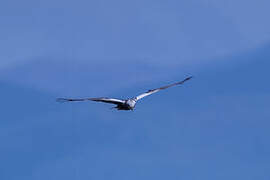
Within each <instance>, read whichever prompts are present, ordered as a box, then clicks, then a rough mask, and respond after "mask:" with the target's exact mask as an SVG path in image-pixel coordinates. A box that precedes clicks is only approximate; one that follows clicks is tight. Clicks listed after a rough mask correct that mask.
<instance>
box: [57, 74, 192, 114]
mask: <svg viewBox="0 0 270 180" xmlns="http://www.w3.org/2000/svg"><path fill="white" fill-rule="evenodd" d="M191 78H192V77H188V78H186V79H184V80H183V81H180V82H177V83H174V84H170V85H167V86H163V87H160V88H157V89H152V90H148V91H147V92H145V93H143V94H140V95H138V96H136V97H134V98H130V99H126V100H121V99H114V98H106V97H101V98H82V99H70V98H58V99H57V100H58V101H60V102H69V101H97V102H104V103H110V104H116V105H117V106H116V107H113V108H116V109H117V110H134V108H135V106H136V103H137V101H138V100H140V99H142V98H144V97H146V96H149V95H151V94H153V93H156V92H158V91H160V90H163V89H167V88H169V87H172V86H175V85H179V84H183V83H184V82H185V81H187V80H189V79H191Z"/></svg>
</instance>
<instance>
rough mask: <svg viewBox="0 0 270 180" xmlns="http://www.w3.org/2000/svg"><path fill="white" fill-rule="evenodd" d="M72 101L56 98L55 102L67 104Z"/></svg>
mask: <svg viewBox="0 0 270 180" xmlns="http://www.w3.org/2000/svg"><path fill="white" fill-rule="evenodd" d="M69 101H73V100H72V99H67V98H57V99H56V102H60V103H64V102H69Z"/></svg>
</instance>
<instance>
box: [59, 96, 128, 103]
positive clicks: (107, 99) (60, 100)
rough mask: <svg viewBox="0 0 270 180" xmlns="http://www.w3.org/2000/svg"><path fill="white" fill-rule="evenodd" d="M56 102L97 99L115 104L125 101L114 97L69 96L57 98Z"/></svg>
mask: <svg viewBox="0 0 270 180" xmlns="http://www.w3.org/2000/svg"><path fill="white" fill-rule="evenodd" d="M57 101H58V102H71V101H97V102H104V103H111V104H116V105H121V104H124V103H125V101H124V100H121V99H114V98H106V97H101V98H81V99H70V98H58V99H57Z"/></svg>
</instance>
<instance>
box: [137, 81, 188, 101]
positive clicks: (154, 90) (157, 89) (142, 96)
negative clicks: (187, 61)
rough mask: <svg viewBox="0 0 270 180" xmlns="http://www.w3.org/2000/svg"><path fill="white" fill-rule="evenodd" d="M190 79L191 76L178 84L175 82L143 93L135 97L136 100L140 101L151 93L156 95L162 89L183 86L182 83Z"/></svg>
mask: <svg viewBox="0 0 270 180" xmlns="http://www.w3.org/2000/svg"><path fill="white" fill-rule="evenodd" d="M191 78H192V76H190V77H188V78H186V79H184V80H183V81H180V82H177V83H173V84H170V85H167V86H163V87H160V88H156V89H151V90H148V91H147V92H145V93H143V94H140V95H139V96H137V97H136V100H139V99H142V98H144V97H146V96H149V95H151V94H153V93H156V92H158V91H160V90H163V89H167V88H169V87H172V86H176V85H180V84H183V83H184V82H186V81H188V80H190V79H191Z"/></svg>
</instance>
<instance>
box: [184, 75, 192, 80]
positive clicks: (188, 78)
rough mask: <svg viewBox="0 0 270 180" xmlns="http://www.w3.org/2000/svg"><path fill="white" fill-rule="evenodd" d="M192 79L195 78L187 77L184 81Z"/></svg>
mask: <svg viewBox="0 0 270 180" xmlns="http://www.w3.org/2000/svg"><path fill="white" fill-rule="evenodd" d="M191 78H193V76H189V77H187V78H186V79H185V80H184V81H187V80H190V79H191Z"/></svg>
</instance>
